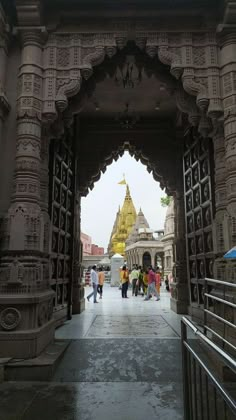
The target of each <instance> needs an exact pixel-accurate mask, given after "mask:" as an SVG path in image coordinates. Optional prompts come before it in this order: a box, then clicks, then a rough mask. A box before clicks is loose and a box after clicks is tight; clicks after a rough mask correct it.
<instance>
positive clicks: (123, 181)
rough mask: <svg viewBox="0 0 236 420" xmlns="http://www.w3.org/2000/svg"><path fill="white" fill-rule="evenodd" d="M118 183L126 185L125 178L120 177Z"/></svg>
mask: <svg viewBox="0 0 236 420" xmlns="http://www.w3.org/2000/svg"><path fill="white" fill-rule="evenodd" d="M118 184H119V185H126V180H125V179H122V181H120V182H118Z"/></svg>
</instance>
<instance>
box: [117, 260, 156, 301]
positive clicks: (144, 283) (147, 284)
mask: <svg viewBox="0 0 236 420" xmlns="http://www.w3.org/2000/svg"><path fill="white" fill-rule="evenodd" d="M120 281H121V296H122V298H125V299H128V296H127V292H128V288H129V284H131V288H132V296H138V293H139V292H141V291H142V295H143V296H145V299H144V300H149V299H151V297H152V296H155V297H156V300H157V301H158V300H160V287H161V273H160V269H159V267H157V269H156V270H154V269H153V268H152V266H150V267H148V269H146V270H143V269H142V267H138V266H136V265H134V266H133V268H132V270H131V272H129V270H128V268H127V267H126V265H124V266H123V267H122V269H121V270H120Z"/></svg>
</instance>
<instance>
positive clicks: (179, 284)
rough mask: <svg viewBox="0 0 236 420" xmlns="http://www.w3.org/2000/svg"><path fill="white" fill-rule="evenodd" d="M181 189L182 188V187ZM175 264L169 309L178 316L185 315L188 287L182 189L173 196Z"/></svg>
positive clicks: (187, 302)
mask: <svg viewBox="0 0 236 420" xmlns="http://www.w3.org/2000/svg"><path fill="white" fill-rule="evenodd" d="M182 188H183V186H182ZM174 201H175V240H174V249H175V263H174V268H173V274H174V282H173V283H171V300H170V302H171V303H170V304H171V309H172V310H173V311H175V312H176V313H178V314H186V313H187V312H188V304H189V286H188V277H187V263H186V242H185V210H184V198H183V192H182V189H179V190H177V192H176V194H175V196H174Z"/></svg>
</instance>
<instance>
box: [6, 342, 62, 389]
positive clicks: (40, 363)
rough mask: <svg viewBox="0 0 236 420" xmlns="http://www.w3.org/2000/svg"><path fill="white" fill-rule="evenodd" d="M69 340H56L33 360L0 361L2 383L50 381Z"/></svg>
mask: <svg viewBox="0 0 236 420" xmlns="http://www.w3.org/2000/svg"><path fill="white" fill-rule="evenodd" d="M69 344H70V341H69V340H56V341H54V343H52V344H50V345H49V346H48V347H46V349H45V350H44V351H43V352H42V353H41V354H40V355H39V356H38V357H36V358H34V359H25V360H22V359H5V362H4V360H3V359H0V366H1V367H2V369H1V372H0V382H1V378H2V381H50V380H51V378H52V377H53V375H54V373H55V370H56V368H57V366H58V363H59V362H60V360H61V358H62V356H63V354H64V352H65V351H66V349H67V347H68V346H69Z"/></svg>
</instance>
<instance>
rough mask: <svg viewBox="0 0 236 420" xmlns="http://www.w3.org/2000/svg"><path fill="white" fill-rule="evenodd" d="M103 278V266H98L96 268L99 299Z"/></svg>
mask: <svg viewBox="0 0 236 420" xmlns="http://www.w3.org/2000/svg"><path fill="white" fill-rule="evenodd" d="M104 280H105V274H104V271H103V268H102V267H100V268H99V269H98V293H99V295H100V297H99V299H102V294H103V285H104Z"/></svg>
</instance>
